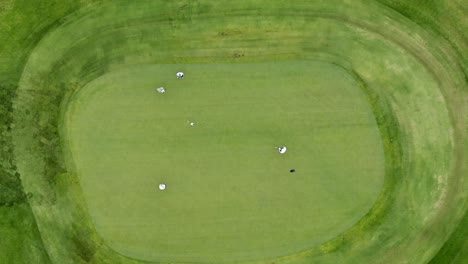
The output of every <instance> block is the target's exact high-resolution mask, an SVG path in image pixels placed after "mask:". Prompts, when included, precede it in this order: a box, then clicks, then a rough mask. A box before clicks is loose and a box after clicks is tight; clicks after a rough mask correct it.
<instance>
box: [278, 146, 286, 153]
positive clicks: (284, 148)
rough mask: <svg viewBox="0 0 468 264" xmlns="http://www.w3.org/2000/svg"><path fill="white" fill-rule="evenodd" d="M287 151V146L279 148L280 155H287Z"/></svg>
mask: <svg viewBox="0 0 468 264" xmlns="http://www.w3.org/2000/svg"><path fill="white" fill-rule="evenodd" d="M286 150H287V148H286V147H285V146H283V147H279V148H278V152H279V153H280V154H284V153H286Z"/></svg>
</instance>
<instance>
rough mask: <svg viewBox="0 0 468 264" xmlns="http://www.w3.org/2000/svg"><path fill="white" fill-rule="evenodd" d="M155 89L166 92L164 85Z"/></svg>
mask: <svg viewBox="0 0 468 264" xmlns="http://www.w3.org/2000/svg"><path fill="white" fill-rule="evenodd" d="M156 90H157V91H158V93H165V92H166V89H164V87H159V88H158V89H156Z"/></svg>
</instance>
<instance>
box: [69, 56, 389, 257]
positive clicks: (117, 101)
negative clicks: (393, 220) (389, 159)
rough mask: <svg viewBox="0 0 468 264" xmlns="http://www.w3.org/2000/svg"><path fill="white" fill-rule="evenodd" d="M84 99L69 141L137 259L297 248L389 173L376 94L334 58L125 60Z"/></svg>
mask: <svg viewBox="0 0 468 264" xmlns="http://www.w3.org/2000/svg"><path fill="white" fill-rule="evenodd" d="M180 68H183V70H184V72H185V75H186V77H185V78H184V79H183V80H177V79H176V78H175V73H176V72H177V70H178V69H180ZM161 84H164V86H165V87H166V90H167V92H166V93H165V94H159V93H157V92H156V87H159V86H155V85H161ZM70 109H71V110H70V113H69V114H68V115H67V130H68V131H69V137H68V139H67V141H68V142H70V145H71V151H72V154H73V160H74V161H75V165H76V167H77V172H78V175H79V176H80V181H81V183H82V187H83V191H84V194H85V196H86V200H87V202H88V205H89V209H90V214H91V216H92V217H93V219H94V222H95V224H96V228H97V230H98V232H99V233H100V234H101V235H102V236H103V238H104V240H105V241H106V242H107V243H108V244H109V245H111V246H112V247H114V248H115V249H116V250H117V251H119V252H121V253H124V254H126V255H128V256H131V257H134V258H139V259H147V260H165V261H223V260H225V259H231V260H243V259H262V258H271V257H277V256H282V255H286V254H291V253H296V252H299V251H302V250H305V249H307V248H310V246H313V245H319V244H320V243H323V242H325V241H327V240H329V239H331V238H333V237H335V236H337V235H339V234H340V233H341V232H343V231H344V230H346V229H348V228H349V227H351V226H352V225H353V224H354V223H355V222H357V221H358V220H359V219H360V218H361V217H362V216H363V215H364V214H366V213H367V211H368V210H369V209H370V208H371V206H372V204H373V203H374V202H375V200H376V199H377V196H378V194H379V193H380V189H381V186H382V182H383V173H384V170H383V153H382V148H381V143H380V137H379V131H378V128H377V126H376V123H375V119H374V116H373V114H372V111H371V108H370V106H369V105H368V103H367V100H366V98H365V94H364V93H363V91H362V90H361V88H360V87H359V84H358V83H357V82H356V81H355V80H354V79H353V78H352V76H349V75H348V73H347V72H346V71H344V70H343V69H341V68H339V67H337V66H335V65H331V64H326V63H319V62H305V61H302V62H283V63H244V64H238V65H233V64H210V65H199V64H194V65H188V66H184V65H154V66H146V67H138V68H131V69H125V70H120V71H116V72H115V73H111V74H108V75H104V76H102V77H101V78H99V79H97V80H96V81H93V82H92V83H90V84H89V85H87V86H86V87H84V88H83V89H82V91H80V92H79V93H78V94H77V95H75V96H74V97H73V98H72V101H71V102H70ZM189 121H195V122H196V125H195V126H193V127H192V126H190V125H189ZM281 145H286V146H287V147H288V149H289V150H288V152H287V153H286V154H284V155H281V154H279V153H278V150H277V146H281ZM291 168H295V169H296V170H297V172H296V173H295V174H291V173H290V172H289V170H290V169H291ZM161 182H165V183H166V184H167V186H168V188H167V190H166V191H164V192H161V191H159V189H158V188H157V186H158V184H159V183H161ZM115 194H119V195H117V196H116V195H115ZM188 248H190V250H187V249H188Z"/></svg>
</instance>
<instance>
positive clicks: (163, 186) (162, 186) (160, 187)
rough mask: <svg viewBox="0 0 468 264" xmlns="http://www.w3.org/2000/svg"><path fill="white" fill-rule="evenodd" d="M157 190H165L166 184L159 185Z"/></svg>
mask: <svg viewBox="0 0 468 264" xmlns="http://www.w3.org/2000/svg"><path fill="white" fill-rule="evenodd" d="M159 190H161V191H164V190H166V184H165V183H161V184H159Z"/></svg>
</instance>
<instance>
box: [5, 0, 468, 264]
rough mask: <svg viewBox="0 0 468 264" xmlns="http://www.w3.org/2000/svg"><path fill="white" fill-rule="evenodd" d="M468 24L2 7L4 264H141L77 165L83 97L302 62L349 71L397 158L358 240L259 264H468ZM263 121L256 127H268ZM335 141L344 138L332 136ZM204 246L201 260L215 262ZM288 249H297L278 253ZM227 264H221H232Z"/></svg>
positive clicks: (285, 8) (190, 5)
mask: <svg viewBox="0 0 468 264" xmlns="http://www.w3.org/2000/svg"><path fill="white" fill-rule="evenodd" d="M466 11H467V10H466V7H465V5H464V2H463V1H461V0H453V1H448V0H447V1H422V0H410V1H397V0H379V1H360V0H358V1H352V3H350V2H349V1H340V0H332V1H326V2H323V1H313V2H311V1H306V0H303V1H302V0H300V1H293V2H292V3H289V2H285V1H262V0H246V1H227V0H226V1H224V0H221V1H209V0H198V1H83V0H80V1H78V0H76V1H73V0H67V1H45V0H39V1H24V0H5V1H1V2H0V145H1V148H0V161H1V162H0V219H1V220H0V233H1V234H2V235H1V239H0V262H5V263H141V261H140V260H139V259H138V257H136V256H131V257H134V258H129V257H127V256H129V255H131V254H129V253H128V252H127V254H120V253H118V252H116V251H114V249H113V248H112V244H111V243H110V242H109V241H108V240H109V239H108V238H106V236H105V235H102V234H100V232H99V225H98V221H94V220H93V217H95V216H96V215H95V212H96V211H94V213H93V209H92V208H93V207H92V206H90V203H89V201H87V200H89V199H90V197H89V194H88V193H89V192H87V187H86V186H84V184H83V182H84V181H83V179H85V178H86V176H84V175H82V173H81V172H80V166H81V167H82V165H79V164H76V160H75V157H74V156H73V155H75V154H73V151H72V152H71V153H70V152H69V151H68V149H67V144H68V143H67V140H66V136H65V135H66V134H65V133H64V131H65V130H66V129H67V126H65V121H66V117H67V116H66V114H65V113H66V111H67V109H69V106H70V102H73V100H74V98H75V96H76V95H77V94H79V93H80V91H83V90H82V89H84V88H83V87H86V86H87V85H88V84H89V83H91V82H93V81H94V80H96V79H98V78H100V77H102V76H111V75H112V74H116V73H118V72H119V71H125V70H126V69H135V68H137V67H151V66H152V65H163V64H166V65H171V64H172V66H174V64H178V65H186V66H187V69H190V67H192V66H193V67H195V66H196V65H206V67H210V66H209V65H231V66H229V67H243V65H244V66H245V65H253V64H259V63H260V64H261V63H265V64H266V65H267V64H268V65H280V64H281V63H286V62H291V61H295V60H296V61H297V60H301V61H307V62H310V63H317V62H319V63H324V64H327V65H329V64H334V65H335V66H336V67H339V68H341V69H342V70H343V71H344V72H347V74H348V75H349V76H352V78H350V79H353V80H352V81H351V80H350V82H352V83H354V86H355V87H356V89H359V90H360V92H361V93H363V94H365V97H364V98H365V100H367V102H366V103H365V105H366V107H368V108H370V109H372V111H373V116H374V118H375V123H376V124H377V126H378V130H379V132H380V137H381V139H380V140H381V142H382V146H383V152H384V154H383V155H384V158H385V162H384V168H382V170H384V171H385V178H384V183H383V190H382V192H381V193H380V194H379V196H378V198H377V201H375V202H374V200H372V201H369V202H370V203H373V205H372V208H370V210H369V211H368V212H367V213H365V212H363V214H365V215H364V216H363V217H362V218H361V219H359V220H358V219H356V220H358V221H356V222H355V224H354V225H353V226H351V227H349V228H348V229H347V230H343V231H344V232H341V231H340V232H338V233H334V232H330V236H333V237H328V238H327V239H325V240H327V241H322V242H323V243H318V244H316V243H314V242H312V241H311V240H310V241H308V240H307V239H305V240H303V241H304V243H305V244H304V245H303V247H297V248H296V249H297V251H296V250H295V249H293V248H292V247H291V248H290V249H289V250H290V252H289V251H288V250H286V249H285V251H282V252H278V253H277V254H273V253H271V254H269V255H268V254H267V255H268V256H270V257H267V259H262V256H261V255H256V256H257V258H255V259H256V260H253V261H251V262H250V263H272V262H274V263H304V264H305V263H428V262H431V263H432V264H435V263H465V262H466V261H467V254H466V242H465V241H464V239H463V238H464V237H465V236H466V211H467V203H466V201H467V191H466V190H467V181H466V175H467V174H468V173H467V167H466V166H467V165H466V164H468V159H467V156H466V154H467V151H468V142H467V135H466V131H467V124H468V122H467V118H468V115H467V102H468V99H467V94H468V84H467V80H468V78H467V70H466V69H467V68H468V57H467V54H468V52H467V50H468V46H467V45H468V44H467V43H468V41H466V40H467V36H466V32H468V22H467V20H466V16H465V13H466ZM296 66H297V65H296ZM245 67H248V66H245ZM293 68H294V66H291V69H290V70H291V72H294V69H293ZM299 73H300V72H299ZM299 73H298V74H299ZM275 75H279V76H280V75H281V73H277V74H275ZM188 76H189V75H188ZM122 77H124V76H122ZM309 77H310V76H308V77H307V78H305V77H304V79H301V80H304V81H305V80H308V78H309ZM312 79H313V78H312ZM126 80H131V78H126ZM187 80H189V79H187ZM184 81H185V80H184ZM122 82H123V81H122ZM206 82H207V83H208V82H210V80H209V79H208V78H207V80H206ZM213 82H214V81H213ZM307 82H309V81H307ZM170 84H171V83H169V82H168V83H167V86H168V87H167V88H168V89H169V86H170ZM286 84H289V82H288V83H285V85H286ZM155 85H156V84H155ZM164 85H166V84H163V86H164ZM227 85H231V84H226V83H223V87H224V86H227ZM288 89H292V88H288ZM166 95H167V96H168V97H170V96H176V95H175V94H174V95H171V93H170V90H168V93H166V94H165V95H164V96H166ZM194 96H195V95H194ZM231 96H232V95H231ZM285 96H286V95H282V96H281V97H285ZM233 97H235V96H233ZM173 98H174V99H175V98H177V96H176V97H173ZM258 98H260V96H257V97H252V100H253V99H255V100H258ZM233 99H235V98H233ZM174 102H176V101H174ZM246 102H247V104H248V105H249V106H252V105H254V102H250V101H248V100H247V99H246ZM327 102H328V101H323V102H322V103H323V104H324V105H326V104H327ZM303 103H304V104H306V103H305V101H304V102H303ZM363 105H364V103H363ZM174 106H176V104H175V103H174ZM360 106H361V105H360ZM167 107H170V106H169V105H168V106H167ZM294 107H298V108H297V109H303V108H301V107H299V105H294ZM329 107H337V106H336V102H333V101H330V102H329ZM254 110H255V109H252V111H251V113H244V114H243V116H242V118H244V117H245V118H248V117H249V116H254V114H255V113H261V112H259V111H254ZM200 111H201V110H200ZM297 111H299V110H297ZM297 111H296V113H297ZM301 111H302V110H301ZM205 112H207V113H208V112H209V111H205ZM199 114H200V113H199ZM179 115H180V116H182V114H181V113H180V112H179ZM273 116H278V115H277V114H275V115H273ZM184 117H185V116H184ZM325 117H327V116H325ZM242 118H241V117H239V119H238V120H242ZM285 118H286V119H288V120H289V117H285ZM308 118H310V119H308ZM318 118H319V117H318V116H314V115H308V117H304V118H303V120H308V122H313V121H314V120H318ZM267 120H268V119H267ZM272 120H273V119H272ZM324 120H328V119H324ZM164 122H170V120H165V121H164ZM200 125H201V124H200ZM335 125H336V126H337V129H339V128H340V127H339V126H340V125H343V124H342V122H341V121H340V122H338V121H336V124H332V123H328V124H326V129H328V130H330V131H332V130H333V127H334V126H335ZM197 128H198V127H197ZM213 128H214V127H213ZM298 129H299V128H296V130H298ZM174 131H176V130H174ZM333 131H335V132H330V134H334V133H336V131H338V130H333ZM260 132H261V131H260V130H255V131H253V132H252V133H254V134H255V133H257V134H258V137H261V135H260V134H261V133H260ZM209 134H210V135H211V134H212V132H210V133H209ZM311 136H313V133H311ZM301 144H304V143H301ZM231 147H232V146H231ZM348 151H350V150H348ZM353 151H355V150H353ZM168 153H169V152H168ZM350 153H351V151H350ZM353 153H354V152H353ZM72 154H73V155H72ZM341 154H342V153H341ZM169 155H170V154H169ZM350 155H351V154H350ZM159 158H160V157H159ZM263 158H266V157H262V159H263ZM302 158H303V159H305V158H306V156H303V157H302ZM350 158H351V157H350ZM324 162H325V161H324ZM87 164H89V163H87ZM303 164H306V163H305V162H304V163H303ZM323 164H324V163H320V164H315V165H314V164H313V163H311V164H309V163H307V166H311V167H310V168H312V167H314V168H315V166H322V165H323ZM119 165H120V164H119ZM280 165H281V164H280V163H279V162H278V163H275V164H274V166H278V167H279V166H280ZM85 166H88V165H85ZM252 166H253V165H252ZM343 168H344V166H343V167H339V168H337V169H343ZM353 168H355V169H356V168H358V167H353ZM155 169H157V168H156V167H155ZM299 172H300V171H299V169H298V170H297V173H296V174H298V175H299ZM224 174H226V173H224ZM323 175H326V173H324V174H323ZM329 175H332V174H329ZM288 176H289V174H288ZM367 176H369V175H368V174H366V177H367ZM338 184H343V182H337V186H340V185H338ZM168 186H171V185H168ZM300 187H303V186H300ZM366 187H369V186H366ZM352 188H353V187H352V185H351V184H350V186H349V190H343V192H346V191H352ZM360 190H364V187H363V189H360ZM169 191H170V188H168V192H169ZM118 195H120V194H118ZM304 195H306V194H304ZM311 195H312V194H311ZM336 197H337V196H336V195H333V196H332V197H330V198H329V199H324V200H325V201H323V203H321V204H320V205H321V206H326V205H327V203H330V205H332V204H333V202H332V201H333V199H336ZM273 198H276V199H279V198H281V197H273ZM305 198H307V199H310V198H311V196H306V197H305ZM362 198H363V199H364V198H365V197H362ZM268 201H273V200H271V199H270V200H268V199H267V204H268ZM93 202H96V201H94V200H93ZM122 202H123V203H127V204H132V202H134V199H133V198H128V200H125V199H123V198H122ZM283 202H284V201H283ZM130 207H131V206H130ZM130 207H128V208H130ZM294 209H295V210H298V209H300V208H294ZM329 209H330V208H329ZM128 211H129V215H130V214H131V212H130V211H131V210H128ZM307 213H310V212H307ZM180 216H181V217H183V216H184V214H180ZM174 217H175V215H174ZM297 221H303V219H300V218H298V219H297ZM314 221H315V220H314V218H313V217H312V216H311V219H310V223H311V224H313V223H314ZM187 222H188V221H187ZM252 223H253V222H252ZM272 223H274V222H272ZM257 224H258V223H257ZM301 225H305V224H304V223H302V222H301ZM96 227H97V229H98V230H97V231H96ZM213 228H214V226H213ZM307 228H310V227H307ZM307 228H306V227H305V228H304V230H307ZM299 229H300V228H298V229H297V230H299ZM180 231H181V232H182V231H183V230H182V229H181V230H180ZM267 233H268V232H267ZM265 234H266V233H265ZM302 235H304V234H302ZM257 238H258V237H257ZM324 238H325V236H324ZM202 240H203V238H200V237H198V240H197V241H198V242H197V243H196V246H199V247H203V246H204V245H203V243H202V242H200V241H202ZM122 241H125V239H122ZM206 241H208V240H206ZM168 242H170V241H166V246H168V245H169V243H168ZM281 242H284V243H286V242H287V243H286V244H288V245H289V244H290V242H291V241H288V240H287V239H285V240H284V241H279V242H278V241H275V243H278V244H277V245H279V244H280V243H281ZM125 243H128V244H129V245H136V244H134V243H129V241H128V240H127V241H125ZM306 244H308V245H309V246H306ZM187 245H188V246H187V250H190V243H187ZM217 246H218V245H217ZM219 246H220V248H221V247H222V246H223V245H219ZM224 246H226V245H224ZM243 246H245V247H248V245H245V244H244V245H243ZM192 249H193V248H192ZM206 249H210V247H209V246H208V244H207V245H206ZM211 249H213V247H211ZM140 250H141V249H140ZM157 250H159V249H156V248H155V249H154V251H157ZM142 251H145V250H142ZM240 251H242V250H240ZM273 251H275V252H276V250H273ZM293 251H294V252H293ZM299 251H300V252H299ZM121 253H122V252H121ZM218 253H219V254H220V255H218V259H216V260H217V261H216V262H219V261H218V260H222V261H226V262H227V261H232V258H229V257H228V256H226V257H227V258H226V259H223V258H222V253H221V252H218ZM125 255H127V256H125ZM159 256H161V255H159ZM187 256H188V255H187ZM265 256H266V255H265ZM273 256H280V257H278V258H273ZM153 257H154V259H158V256H153ZM231 257H232V256H231ZM142 258H144V257H142ZM147 259H148V258H147ZM154 259H153V260H154ZM245 259H250V258H248V257H247V258H245ZM161 260H166V259H161ZM167 260H168V261H171V259H169V258H168V259H167ZM184 260H186V259H184Z"/></svg>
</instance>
